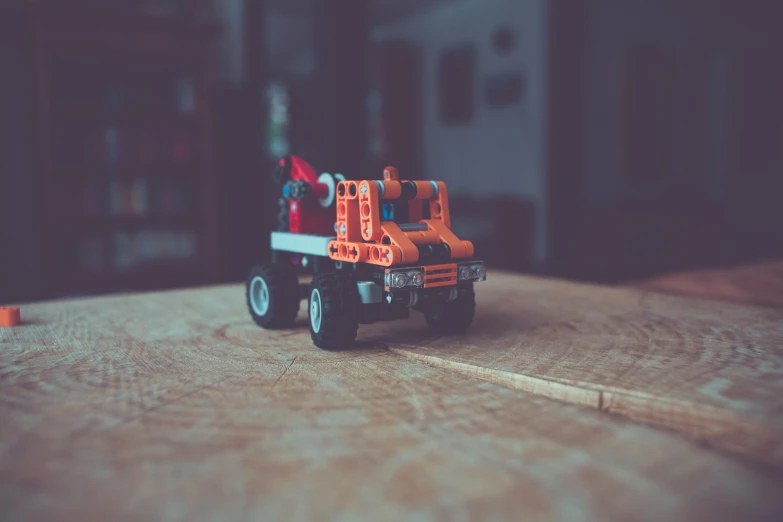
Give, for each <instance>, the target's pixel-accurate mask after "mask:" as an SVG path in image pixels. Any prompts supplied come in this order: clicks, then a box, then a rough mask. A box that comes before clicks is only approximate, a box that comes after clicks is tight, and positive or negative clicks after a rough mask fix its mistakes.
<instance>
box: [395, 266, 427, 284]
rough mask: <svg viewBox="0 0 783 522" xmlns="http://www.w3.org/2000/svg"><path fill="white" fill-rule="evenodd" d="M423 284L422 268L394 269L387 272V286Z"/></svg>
mask: <svg viewBox="0 0 783 522" xmlns="http://www.w3.org/2000/svg"><path fill="white" fill-rule="evenodd" d="M423 284H424V271H423V270H422V269H420V268H413V269H411V268H405V269H399V270H393V271H389V272H388V273H387V274H386V286H388V287H389V288H406V287H421V286H422V285H423Z"/></svg>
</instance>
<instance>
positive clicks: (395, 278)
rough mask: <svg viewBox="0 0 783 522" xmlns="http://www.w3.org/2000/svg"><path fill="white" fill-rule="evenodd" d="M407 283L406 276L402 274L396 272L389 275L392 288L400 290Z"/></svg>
mask: <svg viewBox="0 0 783 522" xmlns="http://www.w3.org/2000/svg"><path fill="white" fill-rule="evenodd" d="M407 283H408V275H407V274H404V273H402V272H397V273H396V274H392V275H391V285H389V286H393V287H394V288H402V287H404V286H405V285H406V284H407Z"/></svg>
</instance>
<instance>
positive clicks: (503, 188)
mask: <svg viewBox="0 0 783 522" xmlns="http://www.w3.org/2000/svg"><path fill="white" fill-rule="evenodd" d="M782 13H783V7H782V6H781V4H780V3H779V2H776V1H762V0H759V1H753V2H744V1H739V0H737V1H728V0H723V1H720V0H682V1H677V0H551V1H549V0H367V1H365V0H259V1H251V0H223V1H220V0H213V1H209V0H145V1H143V0H140V1H129V0H81V1H73V0H72V1H65V0H62V1H33V0H7V1H4V2H2V4H1V5H0V123H2V125H1V126H0V222H1V224H0V302H5V301H11V300H13V301H27V300H37V299H50V298H58V297H66V296H80V295H91V294H99V293H111V292H126V291H142V290H153V289H164V288H174V287H181V286H194V285H207V284H219V283H226V282H238V281H240V280H242V279H243V278H244V276H245V273H246V271H247V270H248V269H249V267H250V266H251V265H252V264H254V263H256V262H259V261H263V260H264V259H265V257H266V256H268V255H269V246H268V232H269V231H270V230H271V229H272V227H273V226H274V223H275V214H276V211H277V207H276V201H277V198H278V196H279V194H277V193H276V190H278V189H277V188H276V187H275V186H274V185H273V183H272V181H271V173H272V168H273V165H274V163H275V160H276V159H277V158H279V157H280V156H283V155H286V154H296V155H300V156H303V157H304V158H306V159H307V160H308V161H309V162H310V163H312V164H313V165H314V166H315V168H316V169H317V170H319V171H321V172H332V173H337V172H339V173H342V174H344V175H345V176H346V177H348V178H350V179H378V178H380V177H381V174H382V170H383V167H384V166H385V165H394V166H396V167H397V168H398V170H399V172H400V175H401V177H402V178H407V179H437V180H443V181H445V182H446V183H447V185H448V187H449V193H450V196H451V199H452V201H451V212H452V216H453V227H454V229H455V231H456V232H457V234H458V235H460V236H461V237H463V238H464V239H470V240H472V241H473V242H474V244H475V245H476V249H477V254H478V255H479V256H481V257H483V258H484V259H486V260H487V261H488V263H489V264H490V267H491V268H494V269H503V270H511V271H516V272H523V273H531V274H545V275H550V276H556V277H564V278H568V279H575V280H583V281H595V282H602V283H618V282H624V281H632V280H640V279H644V278H648V277H651V276H654V275H658V274H663V273H668V272H673V271H679V270H685V269H691V268H703V267H720V266H732V265H736V264H740V263H745V262H750V261H755V260H760V259H766V258H776V257H781V256H782V255H783V231H781V227H782V226H783V204H781V198H782V197H783V72H781V71H782V69H781V67H780V65H779V61H780V59H779V51H780V50H781V49H783V31H780V27H781V22H783V19H782V17H781V14H782Z"/></svg>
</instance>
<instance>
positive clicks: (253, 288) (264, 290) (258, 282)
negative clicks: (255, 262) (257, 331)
mask: <svg viewBox="0 0 783 522" xmlns="http://www.w3.org/2000/svg"><path fill="white" fill-rule="evenodd" d="M250 306H251V307H253V312H255V314H256V315H258V316H265V315H266V314H267V312H269V286H267V284H266V281H265V280H264V278H263V277H261V276H256V277H254V278H253V280H252V281H250Z"/></svg>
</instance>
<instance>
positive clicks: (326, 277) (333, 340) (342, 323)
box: [307, 272, 359, 350]
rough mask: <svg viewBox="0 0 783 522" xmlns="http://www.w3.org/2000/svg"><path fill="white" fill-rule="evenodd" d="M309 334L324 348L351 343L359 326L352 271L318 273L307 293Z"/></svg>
mask: <svg viewBox="0 0 783 522" xmlns="http://www.w3.org/2000/svg"><path fill="white" fill-rule="evenodd" d="M307 304H308V307H307V309H308V315H309V317H310V337H311V338H312V339H313V343H314V344H315V345H316V346H317V347H319V348H322V349H324V350H333V349H336V348H342V347H344V346H346V345H350V344H351V343H353V341H354V340H355V339H356V332H357V330H358V328H359V293H358V291H357V288H356V281H354V279H353V276H351V274H346V273H340V272H325V273H320V274H316V275H315V276H314V277H313V281H312V283H310V290H309V297H308V303H307Z"/></svg>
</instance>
